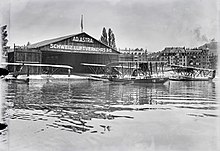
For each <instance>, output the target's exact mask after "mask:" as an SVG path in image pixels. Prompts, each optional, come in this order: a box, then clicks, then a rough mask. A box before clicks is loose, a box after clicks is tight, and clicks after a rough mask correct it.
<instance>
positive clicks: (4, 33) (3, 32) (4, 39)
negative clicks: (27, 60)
mask: <svg viewBox="0 0 220 151" xmlns="http://www.w3.org/2000/svg"><path fill="white" fill-rule="evenodd" d="M6 28H7V25H4V26H2V27H1V40H2V50H3V51H2V53H3V55H4V54H6V53H7V48H8V47H7V43H8V39H7V36H8V33H7V30H6Z"/></svg>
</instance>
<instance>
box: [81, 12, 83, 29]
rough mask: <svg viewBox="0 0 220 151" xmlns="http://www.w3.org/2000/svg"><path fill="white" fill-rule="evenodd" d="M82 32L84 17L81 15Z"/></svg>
mask: <svg viewBox="0 0 220 151" xmlns="http://www.w3.org/2000/svg"><path fill="white" fill-rule="evenodd" d="M81 32H83V15H81Z"/></svg>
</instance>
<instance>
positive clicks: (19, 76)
mask: <svg viewBox="0 0 220 151" xmlns="http://www.w3.org/2000/svg"><path fill="white" fill-rule="evenodd" d="M1 65H2V66H15V67H16V71H13V72H10V71H9V70H7V69H6V68H3V67H1V68H0V71H1V79H3V80H5V81H12V82H17V83H28V82H29V80H30V73H29V67H46V68H55V69H59V68H66V69H68V75H70V70H71V69H72V67H71V66H68V65H54V64H39V63H7V62H4V63H1ZM25 66H26V67H27V72H26V73H24V72H22V69H23V68H24V67H25ZM55 71H56V70H53V72H49V70H48V71H47V72H46V73H45V74H44V75H40V76H41V78H42V79H46V80H47V81H49V80H51V79H52V78H53V77H52V74H53V73H54V72H55Z"/></svg>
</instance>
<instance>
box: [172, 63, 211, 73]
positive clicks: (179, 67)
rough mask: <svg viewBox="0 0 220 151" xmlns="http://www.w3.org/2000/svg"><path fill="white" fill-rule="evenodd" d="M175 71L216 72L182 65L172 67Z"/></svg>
mask: <svg viewBox="0 0 220 151" xmlns="http://www.w3.org/2000/svg"><path fill="white" fill-rule="evenodd" d="M170 67H171V68H173V70H197V71H199V70H202V71H211V72H212V71H214V70H213V69H206V68H197V67H192V66H182V65H170Z"/></svg>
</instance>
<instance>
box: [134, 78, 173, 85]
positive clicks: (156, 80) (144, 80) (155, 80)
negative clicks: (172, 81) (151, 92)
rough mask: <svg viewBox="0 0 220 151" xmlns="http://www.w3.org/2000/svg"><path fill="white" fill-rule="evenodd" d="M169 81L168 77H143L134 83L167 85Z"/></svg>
mask: <svg viewBox="0 0 220 151" xmlns="http://www.w3.org/2000/svg"><path fill="white" fill-rule="evenodd" d="M168 80H169V78H168V77H143V78H136V79H134V80H133V81H134V83H155V84H156V83H161V84H162V83H165V82H167V81H168Z"/></svg>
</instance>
